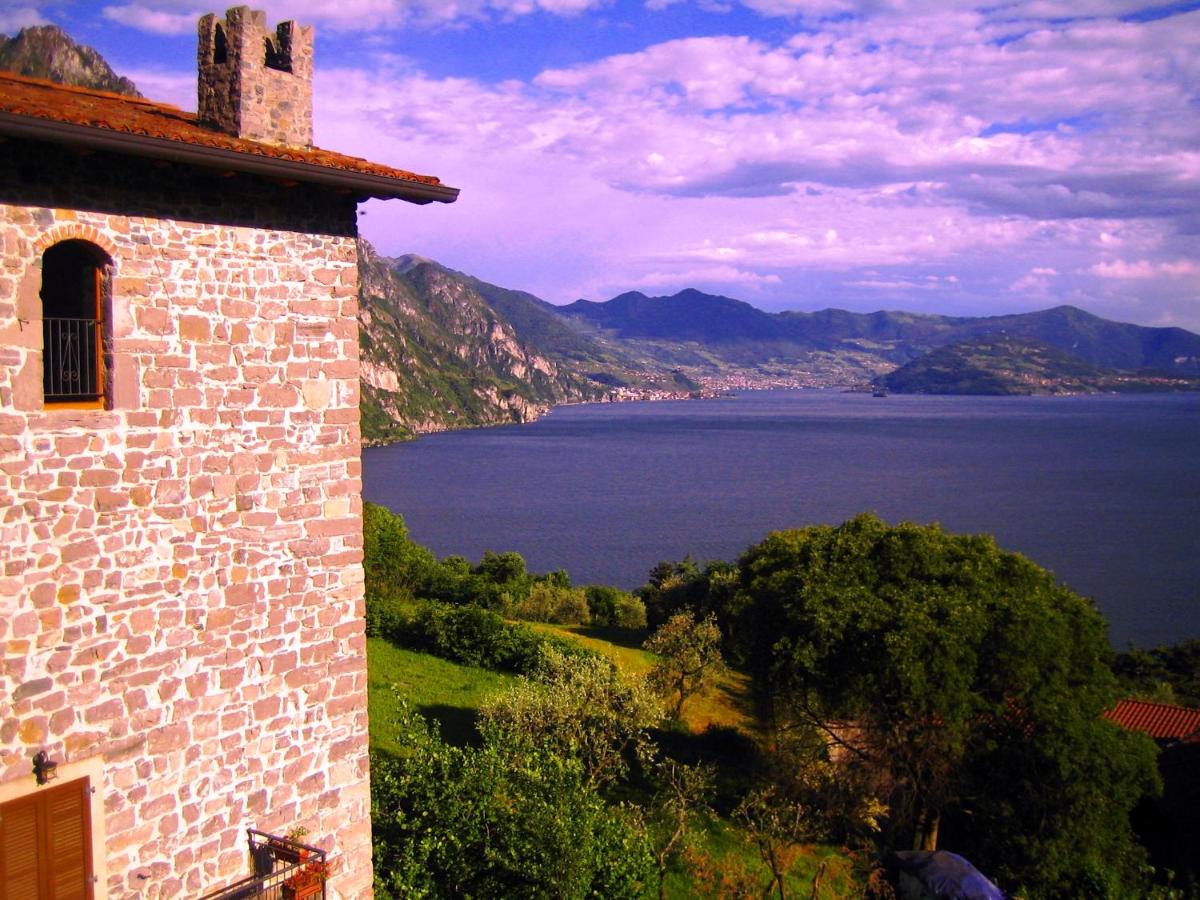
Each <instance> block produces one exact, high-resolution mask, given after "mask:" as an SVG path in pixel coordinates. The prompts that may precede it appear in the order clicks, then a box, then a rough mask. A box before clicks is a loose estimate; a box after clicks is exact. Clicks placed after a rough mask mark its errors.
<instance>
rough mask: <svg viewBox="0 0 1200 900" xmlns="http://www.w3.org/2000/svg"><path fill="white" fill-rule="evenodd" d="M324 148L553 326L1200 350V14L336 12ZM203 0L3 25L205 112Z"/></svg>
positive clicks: (480, 6) (659, 3)
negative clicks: (412, 185) (1094, 320)
mask: <svg viewBox="0 0 1200 900" xmlns="http://www.w3.org/2000/svg"><path fill="white" fill-rule="evenodd" d="M255 5H256V6H258V7H261V8H265V9H266V10H267V12H268V14H269V16H270V17H271V18H272V21H280V20H282V19H286V18H295V19H298V20H299V21H300V22H302V23H305V24H311V25H313V26H315V28H316V30H317V75H316V85H315V89H316V100H315V107H316V140H317V143H318V144H319V145H321V146H323V147H328V148H330V149H336V150H340V151H343V152H347V153H351V154H354V155H359V156H366V157H368V158H371V159H374V160H377V161H380V162H386V163H389V164H392V165H396V166H400V167H403V168H407V169H411V170H414V171H418V172H425V173H431V174H436V175H438V176H440V177H441V178H442V179H443V180H444V181H445V182H447V183H448V184H452V185H454V186H455V187H459V188H461V189H462V196H461V198H460V200H459V202H458V203H456V204H453V205H451V206H448V207H438V206H430V207H414V206H410V205H408V204H403V203H398V202H395V201H393V202H390V203H386V204H385V203H378V202H372V203H368V204H365V205H364V206H363V208H362V210H361V212H362V216H361V220H360V221H361V227H362V231H363V233H364V235H365V236H366V237H368V238H369V239H370V240H371V241H372V242H373V243H374V244H375V245H376V246H377V247H378V248H379V250H380V251H381V252H383V253H385V254H389V255H395V254H400V253H405V252H416V253H421V254H423V255H426V256H430V257H432V258H434V259H437V260H439V261H440V262H443V263H445V264H446V265H449V266H452V267H454V268H457V269H461V270H463V271H467V272H470V273H471V274H474V275H478V276H480V277H482V278H485V279H487V280H490V281H494V282H496V283H498V284H501V285H504V286H507V287H513V288H520V289H524V290H529V291H532V292H533V293H535V294H538V295H539V296H542V297H544V298H546V299H547V300H551V301H553V302H569V301H571V300H573V299H576V298H578V297H587V298H589V299H607V298H608V297H610V296H613V295H615V294H617V293H620V292H621V291H624V290H629V289H639V290H643V291H645V292H647V293H652V294H659V293H674V292H675V291H677V290H679V289H682V288H685V287H698V288H701V289H703V290H707V291H711V292H715V293H722V294H726V295H729V296H733V297H738V298H740V299H744V300H747V301H749V302H751V303H754V304H756V305H758V306H761V307H763V308H765V309H772V310H774V309H820V308H824V307H828V306H837V307H842V308H848V309H856V310H874V309H909V310H914V311H920V312H942V313H952V314H959V315H988V314H996V313H1006V312H1017V311H1025V310H1032V309H1041V308H1045V307H1048V306H1053V305H1057V304H1060V303H1071V304H1075V305H1078V306H1082V307H1084V308H1085V309H1088V310H1091V311H1093V312H1095V313H1097V314H1100V315H1104V316H1107V317H1110V318H1115V319H1120V320H1123V321H1132V322H1139V323H1142V324H1151V325H1162V324H1177V325H1181V326H1183V327H1187V328H1191V329H1193V330H1200V0H1198V2H1193V3H1177V4H1161V3H1159V4H1146V3H1139V2H1131V0H1007V2H1005V0H1001V2H996V0H991V2H990V3H988V4H986V5H975V4H972V3H961V2H954V0H941V2H933V0H872V2H863V3H854V2H847V0H642V2H633V0H616V2H606V0H409V2H405V3H400V2H396V0H336V2H333V0H317V2H309V3H291V2H269V3H262V4H255ZM207 11H217V12H222V11H223V10H222V9H219V8H212V7H202V6H195V5H194V4H193V3H191V2H189V0H182V2H177V0H145V2H141V3H108V4H105V3H83V2H39V0H17V2H15V3H14V2H11V0H0V31H4V32H6V33H9V34H12V33H14V32H15V31H16V30H17V29H18V28H19V27H21V26H22V25H25V24H33V23H36V22H54V23H56V24H59V25H61V26H62V27H64V28H65V29H66V30H67V31H68V32H69V33H70V34H71V35H72V36H74V37H75V38H76V39H78V40H80V41H82V42H84V43H88V44H90V45H92V46H94V47H95V48H96V49H97V50H99V51H100V52H101V53H102V54H103V55H104V56H105V57H106V58H107V59H108V60H109V62H110V63H112V64H113V66H114V67H115V68H116V69H117V70H118V71H119V72H120V73H121V74H125V75H128V76H130V77H131V78H133V79H134V80H135V81H136V82H137V83H138V85H139V87H140V88H141V89H142V91H143V93H145V94H147V95H148V96H150V97H152V98H154V99H159V100H165V101H169V102H174V103H178V104H179V105H182V106H185V107H188V108H194V105H195V101H194V92H195V76H194V55H195V36H194V34H195V21H196V19H197V18H198V17H199V15H200V14H202V13H203V12H207Z"/></svg>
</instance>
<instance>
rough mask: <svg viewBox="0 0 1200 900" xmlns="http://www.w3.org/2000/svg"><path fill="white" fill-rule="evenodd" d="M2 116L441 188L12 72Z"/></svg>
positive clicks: (353, 160) (425, 178)
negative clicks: (223, 132) (237, 135)
mask: <svg viewBox="0 0 1200 900" xmlns="http://www.w3.org/2000/svg"><path fill="white" fill-rule="evenodd" d="M0 115H3V116H5V117H9V116H17V117H23V118H26V119H34V120H38V119H40V120H48V121H52V122H59V123H63V124H66V125H75V126H84V127H87V128H95V129H102V130H104V131H107V132H115V133H118V134H125V135H137V136H141V137H146V138H154V139H158V140H162V141H171V142H175V143H178V144H185V145H190V146H193V147H203V148H209V149H212V150H218V151H228V152H234V153H240V154H247V155H251V156H258V157H263V158H265V159H270V160H278V161H282V162H291V163H298V164H301V165H306V166H312V167H315V168H317V169H326V170H337V171H341V172H348V173H353V174H359V175H368V176H376V177H380V178H390V179H395V180H397V181H405V182H411V183H414V184H421V185H430V186H435V187H437V186H441V181H440V180H439V179H438V178H436V177H434V176H432V175H417V174H414V173H413V172H407V171H405V170H403V169H394V168H391V167H390V166H384V165H380V164H379V163H373V162H368V161H367V160H365V159H359V158H358V157H355V156H345V155H343V154H341V153H334V152H333V151H330V150H321V149H319V148H317V147H312V148H304V147H281V146H275V145H272V144H264V143H259V142H258V141H251V140H247V139H245V138H238V137H233V136H232V135H228V134H222V133H221V132H219V131H214V130H212V129H209V128H206V127H204V126H203V125H201V124H200V123H199V122H198V121H197V119H196V115H195V113H189V112H184V111H183V110H181V109H179V108H178V107H175V106H170V105H169V104H165V103H155V102H153V101H150V100H144V99H141V98H139V97H128V96H125V95H123V94H113V93H109V92H107V91H97V90H90V89H88V88H81V87H73V86H68V85H62V84H57V83H55V82H52V81H44V80H43V79H40V78H29V77H26V76H23V75H16V74H14V73H12V72H0ZM446 190H452V189H446Z"/></svg>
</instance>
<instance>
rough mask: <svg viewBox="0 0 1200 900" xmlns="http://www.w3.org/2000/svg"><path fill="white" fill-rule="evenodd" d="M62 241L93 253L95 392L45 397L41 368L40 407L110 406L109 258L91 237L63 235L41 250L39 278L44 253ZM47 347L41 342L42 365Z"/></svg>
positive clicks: (44, 377)
mask: <svg viewBox="0 0 1200 900" xmlns="http://www.w3.org/2000/svg"><path fill="white" fill-rule="evenodd" d="M65 243H77V244H83V245H86V246H87V247H88V248H89V252H90V253H91V254H92V255H93V256H94V257H95V261H94V267H93V269H92V275H93V278H94V281H93V285H92V290H91V295H92V300H93V303H94V306H93V315H94V322H95V324H94V325H93V326H91V328H92V335H91V339H92V343H91V346H92V347H94V353H93V357H94V359H93V361H92V366H94V369H93V371H92V373H91V374H92V377H93V378H94V379H95V382H94V383H95V385H96V388H97V396H96V397H94V398H92V397H87V398H67V399H54V400H51V399H48V398H46V396H45V387H46V376H45V370H44V368H43V375H42V391H43V400H42V405H43V408H44V409H46V410H48V411H54V410H88V409H93V410H103V409H109V408H110V405H111V394H112V391H111V378H110V375H111V373H110V371H109V368H110V365H109V360H108V357H109V355H110V353H111V346H110V342H109V341H108V340H106V338H107V334H106V332H107V330H108V325H109V319H110V315H111V306H112V304H111V303H110V302H109V301H110V296H109V295H110V294H111V274H110V273H111V272H112V258H111V257H110V256H109V254H108V253H106V252H105V250H104V249H103V248H102V247H100V246H98V245H96V244H95V243H93V242H92V241H89V240H86V239H83V238H66V239H64V240H61V241H56V242H55V243H53V244H51V245H50V246H49V247H47V248H46V249H45V250H43V251H42V273H43V274H42V278H43V279H44V278H45V266H46V253H47V252H49V251H51V250H53V249H54V248H55V247H61V246H62V245H63V244H65ZM41 315H42V319H43V320H45V319H46V318H47V316H46V307H45V301H43V302H42V311H41ZM46 356H47V353H46V348H45V346H44V345H43V349H42V365H43V367H45V366H46V364H47V359H46Z"/></svg>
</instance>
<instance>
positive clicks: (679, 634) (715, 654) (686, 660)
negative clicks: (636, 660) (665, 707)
mask: <svg viewBox="0 0 1200 900" xmlns="http://www.w3.org/2000/svg"><path fill="white" fill-rule="evenodd" d="M643 648H644V649H646V650H649V651H650V652H651V653H655V654H657V655H658V660H657V662H655V663H654V666H653V668H651V670H650V674H649V679H650V683H651V684H652V685H654V686H655V687H657V688H658V689H659V690H660V691H661V692H662V694H663V695H664V696H667V697H673V698H674V711H673V715H674V716H675V718H676V719H680V718H682V717H683V704H684V703H685V702H686V701H687V699H688V697H691V696H692V695H693V694H695V693H696V692H697V691H699V690H700V689H702V688H704V687H706V686H707V685H709V684H711V683H712V681H713V680H714V679H715V678H716V677H717V675H718V674H720V672H721V671H722V670H723V668H724V660H723V658H722V656H721V629H719V628H718V627H717V622H716V619H715V617H713V616H712V615H709V616H707V617H706V618H705V619H703V620H702V621H700V622H697V621H696V618H695V616H694V615H693V614H692V611H691V610H685V611H684V612H678V613H675V615H673V616H671V618H669V619H667V621H666V622H665V623H664V624H663V626H662V627H661V628H659V629H658V630H657V631H656V632H654V634H652V635H651V636H650V638H649V639H648V640H647V641H646V643H645V644H644V645H643Z"/></svg>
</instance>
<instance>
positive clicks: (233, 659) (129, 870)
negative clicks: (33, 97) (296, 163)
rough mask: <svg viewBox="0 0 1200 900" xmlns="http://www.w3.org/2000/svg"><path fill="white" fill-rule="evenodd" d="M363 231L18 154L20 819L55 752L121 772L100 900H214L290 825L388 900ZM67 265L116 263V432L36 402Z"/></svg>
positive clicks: (6, 374) (259, 193) (342, 202)
mask: <svg viewBox="0 0 1200 900" xmlns="http://www.w3.org/2000/svg"><path fill="white" fill-rule="evenodd" d="M64 198H70V199H71V200H73V201H74V202H73V203H72V206H73V207H74V208H72V209H67V208H63V207H64V205H65V204H64V203H63V200H64ZM175 216H178V218H176V217H175ZM353 217H354V208H353V201H352V200H351V199H347V198H341V197H337V196H335V195H332V194H329V195H326V194H323V193H318V192H314V191H313V190H312V189H308V188H305V187H298V188H287V187H284V186H281V185H275V184H271V183H269V182H258V181H255V180H251V179H247V178H243V177H234V178H230V177H221V176H220V175H219V174H216V173H213V174H205V173H202V172H196V171H193V170H190V169H186V168H182V167H179V168H176V167H170V166H167V167H154V166H152V165H149V164H147V163H140V162H137V161H131V160H125V159H122V158H120V157H106V156H105V155H104V154H93V155H90V156H81V155H78V154H72V153H70V152H68V151H59V150H56V149H55V148H53V147H48V146H46V147H39V146H36V145H26V144H22V143H21V142H16V141H11V142H8V143H5V144H0V646H2V647H3V650H4V657H3V669H2V670H0V800H2V799H5V797H7V796H11V795H12V794H13V793H14V792H21V791H23V790H34V789H35V788H34V783H33V778H32V776H31V775H30V761H31V759H32V757H33V755H34V754H35V753H36V752H37V751H38V750H45V751H47V753H48V754H49V756H50V757H51V758H52V759H54V760H55V761H58V762H60V763H61V764H63V768H65V769H74V770H77V771H92V772H96V773H100V774H98V775H97V776H96V777H97V778H98V780H99V781H100V782H101V783H100V784H98V785H97V787H98V788H99V791H100V793H101V796H102V801H103V821H102V822H101V823H98V824H99V825H100V826H101V828H99V829H98V831H97V833H100V832H102V833H103V835H104V837H103V840H104V844H105V846H104V852H103V857H104V858H105V864H106V871H104V872H102V873H100V874H101V875H102V881H101V884H100V886H99V887H100V890H99V894H98V896H105V895H107V896H108V897H110V898H121V897H139V898H143V897H144V898H159V897H194V896H197V895H199V894H201V893H204V892H205V891H207V890H211V889H213V888H216V887H220V886H222V885H223V884H226V883H228V882H230V881H232V880H234V879H236V878H237V877H240V876H243V875H246V874H248V872H249V869H248V860H247V851H246V835H245V829H246V828H247V827H255V828H260V829H263V830H266V831H271V832H282V831H285V830H287V829H288V828H289V827H291V826H293V825H303V826H305V827H306V828H307V829H308V830H309V836H308V838H307V839H306V840H309V841H310V842H312V843H315V844H318V845H320V846H321V847H322V848H325V849H327V850H330V851H332V852H333V853H334V854H335V855H340V856H341V857H342V864H341V869H340V872H339V874H337V875H336V876H335V877H334V878H333V879H332V880H331V881H330V882H329V885H328V886H329V888H330V895H331V896H333V897H369V896H370V883H371V867H370V820H369V816H370V808H369V792H368V761H367V719H366V715H367V713H366V663H365V638H364V634H363V620H362V613H363V607H362V604H363V600H362V566H361V559H362V509H361V498H360V489H361V468H360V467H361V462H360V437H359V425H358V391H359V387H358V374H359V363H358V340H357V331H356V323H355V314H356V305H357V300H356V285H357V275H356V266H355V259H356V255H355V243H354V222H353ZM63 239H83V240H88V241H90V242H92V243H94V244H96V245H97V246H99V247H100V248H102V249H103V250H104V251H105V252H106V253H107V254H108V255H109V256H110V257H111V259H112V261H113V264H112V266H111V271H110V276H111V277H110V278H109V279H108V281H109V283H110V285H111V298H110V300H109V302H108V304H107V317H108V323H107V325H106V328H107V329H108V331H109V333H110V337H109V341H110V347H109V348H108V349H109V351H110V372H109V375H110V384H111V387H110V396H109V398H108V404H107V405H108V408H106V409H85V410H66V409H56V408H44V407H43V404H42V402H41V397H40V369H41V362H40V351H41V328H40V324H39V322H38V319H39V318H40V301H39V299H38V290H39V284H40V256H41V253H42V252H43V251H44V250H45V248H46V247H47V246H50V245H51V244H53V243H54V242H55V241H58V240H63Z"/></svg>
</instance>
